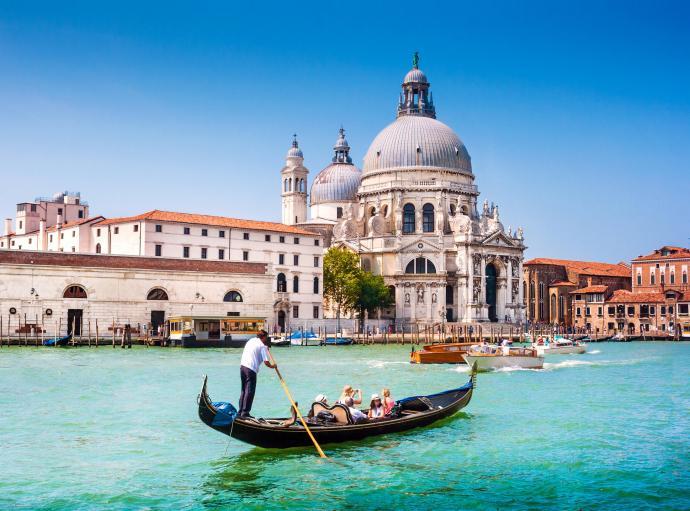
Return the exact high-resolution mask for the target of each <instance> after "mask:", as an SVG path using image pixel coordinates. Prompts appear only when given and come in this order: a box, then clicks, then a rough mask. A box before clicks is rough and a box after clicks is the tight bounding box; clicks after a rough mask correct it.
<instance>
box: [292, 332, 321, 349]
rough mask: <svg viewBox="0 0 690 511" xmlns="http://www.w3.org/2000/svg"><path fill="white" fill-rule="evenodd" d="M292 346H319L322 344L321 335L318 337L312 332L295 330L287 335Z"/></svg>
mask: <svg viewBox="0 0 690 511" xmlns="http://www.w3.org/2000/svg"><path fill="white" fill-rule="evenodd" d="M288 339H290V344H292V345H293V346H321V345H323V344H324V340H323V337H319V336H318V335H316V334H315V333H314V332H305V331H299V330H298V331H297V332H293V333H292V335H290V336H289V337H288Z"/></svg>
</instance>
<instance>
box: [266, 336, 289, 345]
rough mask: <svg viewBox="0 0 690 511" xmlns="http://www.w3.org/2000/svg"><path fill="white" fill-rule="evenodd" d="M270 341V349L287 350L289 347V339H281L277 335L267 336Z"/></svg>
mask: <svg viewBox="0 0 690 511" xmlns="http://www.w3.org/2000/svg"><path fill="white" fill-rule="evenodd" d="M269 338H270V340H271V347H272V348H289V347H290V339H288V338H287V337H281V336H279V335H271V336H269Z"/></svg>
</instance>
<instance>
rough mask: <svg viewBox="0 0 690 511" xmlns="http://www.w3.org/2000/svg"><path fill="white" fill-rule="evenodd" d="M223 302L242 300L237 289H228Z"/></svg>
mask: <svg viewBox="0 0 690 511" xmlns="http://www.w3.org/2000/svg"><path fill="white" fill-rule="evenodd" d="M223 301H224V302H242V301H244V300H242V295H241V294H240V293H238V292H237V291H228V292H227V293H225V296H224V297H223Z"/></svg>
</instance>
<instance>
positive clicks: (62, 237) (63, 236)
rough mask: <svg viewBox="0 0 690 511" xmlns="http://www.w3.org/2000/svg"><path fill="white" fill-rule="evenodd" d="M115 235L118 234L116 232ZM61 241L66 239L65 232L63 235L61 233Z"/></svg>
mask: <svg viewBox="0 0 690 511" xmlns="http://www.w3.org/2000/svg"><path fill="white" fill-rule="evenodd" d="M115 234H117V232H116V233H115ZM60 239H61V240H64V239H65V233H64V232H61V233H60Z"/></svg>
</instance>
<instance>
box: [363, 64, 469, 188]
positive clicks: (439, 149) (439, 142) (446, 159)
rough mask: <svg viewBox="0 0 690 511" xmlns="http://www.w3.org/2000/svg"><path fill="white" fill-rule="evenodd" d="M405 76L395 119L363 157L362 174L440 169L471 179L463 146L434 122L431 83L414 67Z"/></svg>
mask: <svg viewBox="0 0 690 511" xmlns="http://www.w3.org/2000/svg"><path fill="white" fill-rule="evenodd" d="M418 62H419V57H418V55H417V54H415V59H414V60H413V67H412V69H411V70H410V71H409V72H408V73H407V75H405V78H404V80H403V85H402V93H401V94H400V101H399V103H398V118H397V119H396V120H395V121H394V122H392V123H391V124H389V125H388V126H386V127H385V128H384V129H383V130H382V131H381V132H380V133H379V134H378V135H377V136H376V138H375V139H374V141H373V142H372V143H371V145H370V146H369V150H368V151H367V153H366V155H365V156H364V167H363V174H364V175H365V176H366V175H368V174H374V173H378V172H383V171H396V170H407V169H409V170H412V169H424V170H442V171H451V172H452V171H454V172H459V173H463V174H468V175H470V176H472V162H471V159H470V155H469V153H468V152H467V149H466V148H465V144H463V143H462V140H460V138H459V137H458V136H457V135H456V134H455V132H454V131H453V130H452V129H450V128H449V127H448V126H446V125H445V124H443V123H442V122H440V121H437V120H436V107H435V105H434V97H433V95H432V93H431V92H430V91H429V89H430V88H431V84H430V83H429V81H428V80H427V78H426V75H425V74H424V73H423V72H422V71H421V70H420V69H419V68H418V67H417V65H418Z"/></svg>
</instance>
